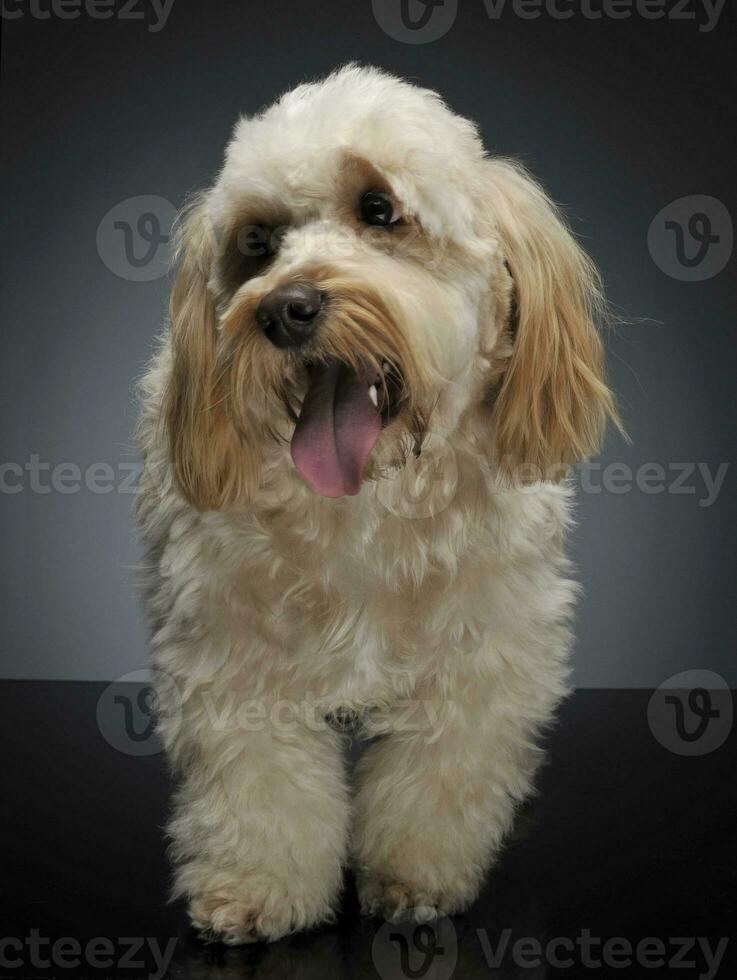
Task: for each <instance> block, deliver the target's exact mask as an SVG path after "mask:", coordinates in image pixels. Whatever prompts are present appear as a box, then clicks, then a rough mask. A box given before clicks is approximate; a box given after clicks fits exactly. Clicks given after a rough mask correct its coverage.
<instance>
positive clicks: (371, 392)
mask: <svg viewBox="0 0 737 980" xmlns="http://www.w3.org/2000/svg"><path fill="white" fill-rule="evenodd" d="M369 398H370V399H371V401H372V402H373V403H374V405H375V406H376V408H378V407H379V393H378V391H377V390H376V385H371V387H370V388H369Z"/></svg>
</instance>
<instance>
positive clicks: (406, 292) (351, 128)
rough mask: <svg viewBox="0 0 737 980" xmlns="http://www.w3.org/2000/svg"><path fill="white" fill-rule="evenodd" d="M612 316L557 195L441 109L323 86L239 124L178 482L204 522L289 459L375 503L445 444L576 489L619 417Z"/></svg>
mask: <svg viewBox="0 0 737 980" xmlns="http://www.w3.org/2000/svg"><path fill="white" fill-rule="evenodd" d="M599 304H600V293H599V288H598V278H597V275H596V272H595V270H594V268H593V266H592V264H591V263H590V261H589V260H588V259H587V257H586V256H585V255H584V253H583V252H582V251H581V249H580V248H579V246H578V245H577V244H576V243H575V241H574V239H573V238H572V237H571V235H570V233H569V232H568V231H567V229H566V227H565V226H564V224H563V222H562V221H561V218H560V216H559V214H558V213H557V211H556V210H555V208H554V206H553V205H552V204H551V203H550V201H549V200H548V198H547V197H546V196H545V194H544V192H543V191H542V190H541V188H540V187H539V186H538V185H537V184H536V183H535V182H534V181H533V180H532V179H531V178H530V177H529V176H528V175H527V174H526V173H525V171H524V170H523V169H522V168H521V167H519V166H518V165H515V164H513V163H510V162H508V161H503V160H495V159H490V158H488V157H487V156H486V155H485V153H484V150H483V147H482V145H481V143H480V141H479V138H478V134H477V131H476V128H475V126H474V125H473V124H472V123H470V122H469V121H467V120H465V119H462V118H459V117H458V116H455V115H454V114H453V113H451V112H450V111H449V110H448V108H447V107H446V106H445V105H444V104H443V102H442V101H441V99H440V98H439V97H438V96H437V95H436V94H434V93H433V92H429V91H427V90H423V89H419V88H417V87H414V86H412V85H409V84H407V83H404V82H402V81H399V80H398V79H395V78H392V77H390V76H387V75H385V74H383V73H380V72H378V71H376V70H373V69H361V68H355V67H349V68H346V69H343V70H342V71H340V72H338V73H336V74H335V75H332V76H331V77H330V78H328V79H327V80H326V81H324V82H320V83H317V84H314V85H304V86H301V87H299V88H297V89H296V90H294V91H292V92H290V93H289V94H288V95H286V96H284V97H283V98H282V99H281V100H280V101H279V102H278V103H276V104H275V105H274V106H272V107H271V108H270V109H268V110H267V111H265V112H264V113H262V114H261V115H259V116H257V117H255V118H251V119H242V120H241V121H240V122H239V123H238V125H237V127H236V129H235V132H234V135H233V138H232V140H231V142H230V145H229V146H228V149H227V153H226V158H225V164H224V166H223V169H222V172H221V173H220V176H219V177H218V180H217V182H216V183H215V185H214V187H213V188H212V189H210V190H208V191H206V192H205V193H204V194H202V195H201V196H200V197H199V198H198V199H197V200H196V201H195V202H194V203H193V205H192V206H191V208H190V209H189V211H188V213H187V214H186V215H185V217H184V219H183V223H182V227H181V230H180V242H179V262H178V270H177V276H176V280H175V283H174V287H173V290H172V298H171V350H172V368H171V374H170V382H169V387H168V390H167V392H166V395H165V402H164V412H165V419H166V423H167V426H168V434H169V443H170V447H171V455H172V462H173V466H174V471H175V474H176V478H177V480H178V483H179V485H180V487H181V489H182V491H183V493H184V494H185V495H186V496H187V498H188V499H189V500H190V501H191V502H192V503H193V504H194V505H195V506H197V507H198V508H201V509H209V508H217V507H222V506H226V505H229V504H236V503H238V502H241V501H243V500H244V499H247V498H248V497H249V496H252V495H253V494H254V493H255V492H256V491H257V489H258V486H259V484H260V481H261V478H262V473H263V468H264V465H265V463H267V462H269V461H272V469H273V460H274V459H277V458H279V459H281V461H282V462H283V463H285V464H286V465H288V466H289V468H290V471H291V472H292V473H294V474H295V476H296V473H297V471H299V473H300V474H301V478H302V479H304V480H305V481H306V482H307V483H308V484H309V485H310V486H312V488H313V489H314V490H315V491H317V492H318V493H320V494H322V495H324V496H327V497H338V496H342V495H345V494H355V493H357V492H358V491H359V489H360V487H361V484H362V480H364V479H366V478H370V477H372V476H375V475H377V474H378V473H379V472H380V471H382V467H383V465H384V464H385V463H386V461H387V460H388V461H389V465H390V466H401V465H402V460H403V459H405V458H406V457H407V455H408V454H409V453H411V452H413V451H414V452H417V451H419V450H420V448H421V445H422V441H423V438H424V436H425V435H426V433H427V432H428V430H429V429H435V430H436V431H438V432H440V433H442V435H443V436H445V437H454V435H455V434H460V435H463V434H464V433H470V432H471V431H472V430H473V431H474V432H477V433H478V432H482V433H483V436H482V438H483V440H484V442H485V443H486V446H487V448H488V452H489V453H490V455H491V458H493V459H494V460H495V461H497V462H498V463H499V464H500V465H502V466H505V467H510V466H516V465H517V464H519V463H522V464H526V465H527V466H528V467H531V468H532V469H531V472H533V473H534V472H535V471H537V473H538V478H539V477H540V476H546V475H548V474H549V473H550V472H551V467H554V468H555V471H556V473H557V475H560V467H561V466H565V465H566V464H570V463H571V462H573V461H575V460H576V459H577V458H579V457H581V456H584V455H587V454H589V453H591V452H593V451H594V450H595V449H596V446H597V444H598V442H599V439H600V436H601V433H602V429H603V426H604V423H605V421H606V417H607V415H611V416H615V409H614V405H613V402H612V398H611V395H610V392H609V390H608V389H607V387H606V385H605V383H604V380H603V374H602V371H603V364H602V360H603V358H602V346H601V342H600V340H599V337H598V334H597V331H596V328H595V326H594V317H595V314H596V312H597V309H598V308H599ZM615 417H616V416H615ZM287 447H289V450H290V454H291V460H290V459H289V453H288V451H287ZM379 461H383V462H382V463H381V465H380V463H379Z"/></svg>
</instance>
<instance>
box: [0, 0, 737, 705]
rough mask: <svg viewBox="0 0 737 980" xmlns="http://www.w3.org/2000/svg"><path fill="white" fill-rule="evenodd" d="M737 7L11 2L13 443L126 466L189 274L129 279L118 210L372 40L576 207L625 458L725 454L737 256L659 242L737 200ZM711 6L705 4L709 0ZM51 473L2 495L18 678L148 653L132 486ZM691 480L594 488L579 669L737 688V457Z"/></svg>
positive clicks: (8, 147)
mask: <svg viewBox="0 0 737 980" xmlns="http://www.w3.org/2000/svg"><path fill="white" fill-rule="evenodd" d="M397 2H398V0H397ZM449 2H450V0H449ZM48 3H50V0H47V6H48ZM120 6H121V4H120V3H118V4H117V7H118V8H119V7H120ZM668 6H670V7H673V4H672V3H669V4H668ZM730 6H731V5H730V4H727V9H725V10H724V12H723V14H722V17H721V21H720V22H719V24H718V25H717V27H716V28H715V29H714V30H713V31H711V32H708V33H707V32H703V31H700V30H699V27H698V21H679V22H674V21H670V20H667V19H663V20H655V21H647V20H644V19H643V18H641V17H638V16H633V17H631V18H629V19H627V20H621V21H616V20H613V19H610V18H606V17H605V18H602V19H600V20H596V21H592V20H587V19H586V18H585V17H583V16H582V15H580V14H577V15H576V16H574V17H572V18H571V19H569V20H565V21H558V20H555V19H554V18H552V17H551V16H550V15H548V14H545V13H543V14H542V16H540V17H539V18H538V19H536V20H526V19H522V18H520V17H519V16H516V15H515V13H514V11H513V10H507V11H506V12H505V13H504V15H503V16H502V17H501V18H500V19H499V20H497V21H494V20H490V19H489V17H488V16H487V13H486V11H485V7H484V3H483V0H461V2H460V4H459V10H458V14H457V17H456V20H455V23H454V24H453V26H452V28H451V29H450V30H449V31H448V32H447V34H446V35H445V36H444V37H442V38H440V39H439V40H436V41H435V42H433V43H427V44H412V45H410V44H406V43H400V42H398V41H396V40H393V39H392V38H390V37H389V36H387V34H386V33H385V32H384V31H383V30H382V29H381V28H380V27H379V25H378V23H377V20H376V18H375V16H374V14H373V12H372V4H371V2H370V0H357V2H353V3H348V2H345V0H332V2H328V0H321V2H319V3H317V2H313V3H297V2H291V0H289V2H287V0H270V2H268V3H267V2H256V0H231V2H226V0H208V2H206V3H205V2H202V0H199V2H197V0H175V2H174V6H173V9H172V12H171V15H170V17H169V20H168V23H167V24H166V26H165V27H164V28H163V29H162V30H160V31H158V32H153V31H150V30H148V27H149V26H150V25H151V24H152V23H154V22H155V19H156V18H155V17H154V16H152V14H151V11H150V9H149V7H150V3H149V2H145V3H144V2H143V0H140V3H139V6H138V7H137V8H136V10H141V11H144V12H145V13H146V16H147V18H148V19H147V20H131V21H121V20H119V19H117V18H115V19H112V20H106V21H97V20H92V19H91V18H89V17H88V16H84V15H83V16H80V17H79V18H78V19H74V20H68V21H66V20H61V19H59V18H58V17H51V18H49V19H46V20H39V19H35V18H33V17H31V16H29V15H27V14H26V15H24V16H23V17H21V18H19V19H16V20H12V21H5V22H4V23H3V38H2V93H1V101H0V111H1V113H2V123H1V128H2V143H3V175H4V195H3V197H4V200H3V214H4V219H5V220H4V223H3V228H2V244H3V262H2V270H1V277H2V358H1V367H0V370H1V372H2V376H1V379H0V380H1V385H0V399H1V400H2V421H3V426H2V430H3V432H2V444H1V446H0V451H1V452H0V462H11V463H12V462H15V463H17V464H19V465H20V466H24V465H25V463H27V462H28V461H29V459H30V458H31V454H38V456H39V458H40V461H41V462H46V463H49V464H50V465H51V466H55V465H56V464H58V463H61V462H71V463H74V464H76V465H77V466H79V467H80V469H81V470H82V471H84V470H86V468H87V467H89V466H90V465H91V464H93V463H97V462H107V463H108V464H110V465H111V466H113V467H115V468H117V469H118V471H119V474H120V468H121V467H123V466H126V465H130V464H131V463H132V462H134V460H135V456H134V454H133V450H132V438H131V433H132V427H133V424H134V419H135V414H136V409H135V399H134V390H133V385H134V379H135V378H136V377H137V376H138V375H139V374H140V373H141V370H142V367H143V365H144V363H145V361H146V359H147V357H148V355H149V352H150V351H151V349H152V345H153V339H154V336H155V334H156V332H157V330H158V328H159V325H160V323H161V321H162V317H163V313H164V309H165V303H166V294H167V280H166V278H165V277H164V278H158V279H155V280H153V281H151V282H132V281H129V280H127V279H125V278H121V277H120V276H118V275H116V274H114V273H113V272H112V271H111V270H110V269H109V268H108V267H107V266H106V265H105V264H104V262H103V261H102V260H101V257H100V255H99V253H98V250H97V245H96V236H97V229H98V226H99V225H100V222H101V221H102V220H103V218H104V216H105V215H106V213H107V212H108V211H109V210H110V209H111V208H112V207H113V206H115V205H116V204H118V203H119V202H120V201H123V200H126V199H128V198H131V197H134V196H139V195H160V196H162V197H163V198H166V199H167V200H169V201H171V202H173V204H175V205H177V206H179V205H180V204H181V203H182V202H183V201H184V199H185V197H186V195H187V194H188V193H189V192H191V191H192V190H193V189H196V188H198V187H200V186H203V185H205V184H206V183H207V182H209V181H210V179H211V178H212V176H213V174H214V173H215V171H216V170H217V168H218V166H219V163H220V160H221V154H222V150H223V146H224V144H225V142H226V140H227V138H228V134H229V132H230V130H231V127H232V125H233V123H234V122H235V120H236V118H237V116H238V114H239V113H241V112H253V111H255V110H257V109H259V108H260V107H262V106H263V105H264V104H267V103H268V102H270V101H271V100H272V99H273V98H274V97H275V96H276V95H278V94H279V93H280V92H281V91H283V90H285V89H287V88H290V87H291V86H293V85H294V84H295V83H297V82H299V81H301V80H305V79H309V78H311V77H313V76H318V75H320V74H323V73H325V72H327V71H329V70H330V69H332V68H334V67H335V66H337V65H340V64H342V63H344V62H346V61H349V60H359V61H362V62H368V63H373V64H376V65H379V66H382V67H385V68H387V69H390V70H392V71H394V72H397V73H400V74H403V75H406V76H409V77H411V78H413V79H416V80H417V81H418V82H420V83H422V84H423V85H427V86H430V87H432V88H436V89H438V90H439V91H440V92H442V93H443V94H444V96H445V97H446V98H447V100H448V102H449V103H450V105H451V106H452V107H453V108H454V109H456V110H457V111H459V112H461V113H463V114H464V115H467V116H470V117H472V118H474V119H476V120H477V121H478V122H479V124H480V125H481V129H482V132H483V136H484V139H485V141H486V143H487V146H488V147H489V148H490V149H491V150H492V151H494V152H498V153H504V154H513V155H517V156H521V157H522V158H523V159H524V160H525V161H526V162H527V163H528V164H529V165H530V166H531V168H532V169H533V170H534V171H535V172H536V173H537V174H538V175H539V177H540V178H541V179H542V180H543V181H544V183H545V184H546V185H547V187H548V188H549V190H550V192H551V193H552V195H553V197H554V198H555V199H556V200H557V201H559V202H561V203H562V204H563V205H564V206H565V207H566V209H567V211H568V213H569V215H570V216H571V219H572V221H573V223H574V226H575V229H576V231H577V232H578V233H579V234H580V235H581V236H582V238H583V240H584V242H585V244H586V246H587V247H588V249H589V250H590V252H591V253H592V255H593V256H594V258H595V259H596V261H597V262H598V263H599V264H600V266H601V268H602V270H603V273H604V277H605V280H606V284H607V288H608V291H609V296H610V298H611V300H612V302H613V303H614V305H615V307H616V309H617V311H618V312H619V313H620V314H622V316H623V317H624V318H625V322H624V323H623V324H622V325H621V326H620V327H619V329H618V330H617V332H616V333H615V334H612V335H611V336H609V338H608V349H609V364H610V374H611V378H612V381H613V384H614V387H615V389H616V391H617V393H618V395H619V398H620V402H621V407H622V411H623V415H624V418H625V421H626V424H627V426H628V428H629V431H630V434H631V436H632V440H633V444H632V446H627V445H626V444H625V443H624V442H623V441H622V439H621V438H620V437H619V436H617V435H616V434H610V436H609V438H608V440H607V445H606V449H605V453H604V455H603V457H602V459H601V462H602V463H603V464H604V465H606V464H608V463H611V462H623V463H626V464H628V465H629V466H631V467H632V468H633V469H636V468H637V467H638V466H640V465H641V464H642V463H644V462H655V463H660V464H661V465H663V466H665V467H666V468H667V467H668V466H669V465H670V464H672V463H674V462H686V463H698V462H701V463H705V464H709V466H710V467H711V470H712V472H714V471H715V469H716V468H717V467H718V465H719V464H720V463H723V462H730V461H731V460H732V458H733V455H734V448H735V444H736V441H735V436H736V435H737V431H736V430H737V422H736V416H735V405H734V392H735V366H736V362H737V332H736V330H735V318H734V313H735V302H734V301H735V281H734V271H735V260H734V257H732V258H731V260H730V262H729V263H728V265H727V266H726V268H725V269H724V270H723V271H722V272H721V273H720V274H719V275H717V276H715V277H713V278H711V279H709V280H708V281H705V282H684V281H681V280H679V279H674V278H671V277H670V276H669V275H667V274H665V273H664V272H663V271H662V270H661V269H660V268H659V267H658V265H657V264H656V263H655V262H654V261H653V259H652V257H651V254H650V251H649V250H648V244H647V234H648V228H649V226H650V223H651V221H652V220H653V219H654V217H655V216H656V214H657V213H658V212H659V211H660V210H661V208H663V207H665V206H666V205H668V204H669V203H670V202H671V201H674V200H675V199H678V198H681V197H684V196H691V195H710V196H712V197H715V198H717V199H718V200H720V201H721V202H723V204H724V205H725V206H726V207H727V208H728V210H729V211H730V212H731V213H732V214H733V215H734V214H736V213H737V210H736V209H735V207H734V198H733V197H732V194H733V188H734V175H735V162H736V161H735V154H734V145H733V143H732V140H733V133H734V129H735V108H734V101H733V87H734V82H735V68H734V57H733V54H734V39H735V36H734V18H733V13H732V11H731V10H730V9H729V7H730ZM687 9H689V10H691V9H693V10H694V11H698V12H699V16H701V10H702V7H701V2H700V0H698V2H697V0H691V5H690V7H689V8H687ZM718 230H720V231H722V232H724V228H721V229H718ZM159 258H160V257H159ZM42 478H43V479H44V480H45V481H46V482H48V480H49V474H48V473H46V474H43V475H42ZM598 479H599V481H600V479H601V478H600V476H599V477H598ZM672 479H673V477H670V478H669V480H672ZM16 480H17V477H16V476H14V475H11V476H9V477H8V482H9V483H12V484H14V483H15V482H16ZM29 480H30V476H29V475H28V474H26V475H25V476H24V482H23V484H22V489H21V491H20V492H18V493H10V494H9V493H2V494H0V507H1V510H2V524H3V527H2V549H1V550H0V562H1V563H2V564H1V566H0V576H1V581H2V595H3V613H2V650H1V653H0V674H1V675H3V676H6V677H16V678H62V679H66V678H68V679H72V678H77V679H79V678H95V679H107V678H114V677H117V676H120V675H122V674H125V673H126V672H128V671H131V670H134V669H137V668H141V667H144V666H145V664H146V657H147V653H146V629H145V626H144V624H143V618H142V615H141V610H140V606H139V603H138V600H137V598H136V596H135V593H134V588H133V573H132V569H133V567H134V565H135V562H136V560H137V557H138V554H139V552H138V548H137V544H136V539H135V531H134V528H133V524H132V520H131V510H132V505H133V497H132V496H131V494H130V493H122V492H118V491H114V492H111V493H107V494H99V493H92V492H90V491H89V490H87V489H82V490H80V491H79V492H77V493H61V492H58V491H53V490H52V492H50V493H38V492H35V491H34V490H33V489H32V488H31V487H30V485H29ZM686 485H687V486H691V487H692V488H694V490H695V492H694V493H672V492H663V493H660V494H648V493H644V492H642V491H641V490H640V489H637V487H634V488H633V489H631V490H630V492H626V493H612V492H606V491H604V492H601V493H598V494H584V493H581V494H580V495H579V517H580V526H579V527H578V528H577V529H576V531H575V533H574V534H573V538H572V543H571V544H572V552H573V555H574V557H575V560H576V562H577V564H578V567H579V571H580V578H581V580H582V582H583V584H584V589H585V592H584V596H583V598H582V601H581V604H580V609H579V616H578V627H577V635H578V643H577V649H576V673H575V679H576V681H577V683H578V684H579V685H580V686H623V687H637V686H655V685H658V684H660V683H661V682H663V681H664V680H666V679H667V678H668V677H669V676H670V675H672V674H675V673H676V672H678V671H682V670H686V669H689V668H694V667H703V668H707V669H712V670H715V671H718V672H720V673H721V674H722V675H723V676H724V677H725V678H726V679H727V680H728V681H729V682H730V683H731V684H737V659H736V658H735V650H736V649H737V643H736V641H737V635H736V634H737V631H736V629H735V625H736V623H737V613H736V607H737V603H736V602H735V595H734V585H735V571H736V568H735V564H736V563H735V537H736V531H735V529H736V528H737V520H736V518H737V513H736V508H735V493H734V490H735V467H734V465H732V466H731V468H730V470H729V471H728V474H727V477H726V480H725V482H724V484H723V486H722V489H721V493H720V495H719V496H718V499H717V500H716V502H715V503H714V504H713V505H712V506H710V507H702V506H699V501H700V500H702V499H703V497H704V495H705V490H704V487H703V483H702V482H701V480H700V479H698V478H697V476H696V474H694V476H693V477H691V478H690V479H689V480H687V481H686Z"/></svg>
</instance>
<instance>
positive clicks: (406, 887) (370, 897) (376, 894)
mask: <svg viewBox="0 0 737 980" xmlns="http://www.w3.org/2000/svg"><path fill="white" fill-rule="evenodd" d="M357 887H358V899H359V902H360V904H361V912H362V913H363V914H364V915H371V916H380V917H381V918H384V919H387V920H388V921H389V922H404V921H407V920H410V921H414V922H432V921H433V920H434V919H438V918H442V917H443V916H446V915H454V914H455V913H456V912H460V911H462V910H463V909H464V908H465V907H466V905H468V903H469V901H470V900H471V897H472V896H470V895H469V896H468V897H463V896H459V895H451V894H450V893H447V892H443V891H442V890H428V889H424V888H421V887H418V886H415V885H410V884H408V883H406V882H402V881H397V880H396V879H394V878H392V877H390V876H386V875H381V874H374V873H371V872H368V873H363V874H360V875H359V876H358V883H357Z"/></svg>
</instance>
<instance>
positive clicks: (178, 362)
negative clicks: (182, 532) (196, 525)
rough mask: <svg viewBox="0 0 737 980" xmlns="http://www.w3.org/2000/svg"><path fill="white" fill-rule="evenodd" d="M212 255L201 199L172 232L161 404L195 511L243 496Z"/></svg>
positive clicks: (175, 462) (177, 468) (177, 471)
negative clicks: (221, 366)
mask: <svg viewBox="0 0 737 980" xmlns="http://www.w3.org/2000/svg"><path fill="white" fill-rule="evenodd" d="M214 252H215V249H214V238H213V232H212V228H211V227H210V225H209V223H208V221H207V219H206V217H205V214H204V208H203V204H202V200H201V199H198V200H195V202H194V204H193V205H192V206H191V207H190V208H189V209H188V211H187V213H186V214H185V216H184V218H183V220H182V223H181V226H180V228H179V231H178V234H177V248H176V256H177V271H176V276H175V279H174V285H173V287H172V291H171V299H170V343H171V372H170V375H169V381H168V386H167V390H166V392H165V396H164V402H163V417H164V420H165V424H166V428H167V434H168V438H169V453H170V458H171V463H172V466H173V469H174V476H175V478H176V481H177V484H178V485H179V488H180V490H181V492H182V493H183V494H184V496H185V497H186V498H187V499H188V500H189V502H190V503H191V504H192V505H193V506H194V507H196V508H197V509H198V510H213V509H217V508H219V507H222V506H224V505H225V504H228V503H234V502H235V501H236V500H237V499H238V498H239V497H240V495H241V493H242V491H243V486H242V481H243V472H244V468H243V465H242V461H241V460H240V458H239V457H240V456H242V455H243V451H242V450H241V449H240V447H239V445H238V440H237V436H236V435H235V433H234V431H233V429H232V426H231V424H230V422H229V420H228V418H227V417H226V414H225V410H224V391H223V390H222V383H221V380H220V379H219V377H218V368H217V357H216V345H217V319H216V313H215V303H214V300H213V297H212V294H211V291H210V288H209V286H208V280H209V277H210V273H211V269H212V263H213V258H214Z"/></svg>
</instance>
